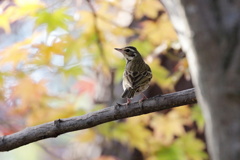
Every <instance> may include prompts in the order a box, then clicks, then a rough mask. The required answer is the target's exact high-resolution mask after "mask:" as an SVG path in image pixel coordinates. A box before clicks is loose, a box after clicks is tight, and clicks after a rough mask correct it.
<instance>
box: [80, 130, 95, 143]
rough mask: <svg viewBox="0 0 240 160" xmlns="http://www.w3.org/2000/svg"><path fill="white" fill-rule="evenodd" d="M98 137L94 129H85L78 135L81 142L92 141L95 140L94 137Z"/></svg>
mask: <svg viewBox="0 0 240 160" xmlns="http://www.w3.org/2000/svg"><path fill="white" fill-rule="evenodd" d="M95 137H96V133H95V132H94V130H93V129H87V130H84V131H82V132H81V133H80V135H79V136H78V137H77V139H78V140H79V141H80V142H91V141H93V140H94V138H95Z"/></svg>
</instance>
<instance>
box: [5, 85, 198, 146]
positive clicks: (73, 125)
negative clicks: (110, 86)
mask: <svg viewBox="0 0 240 160" xmlns="http://www.w3.org/2000/svg"><path fill="white" fill-rule="evenodd" d="M196 102H197V99H196V95H195V89H194V88H192V89H188V90H184V91H179V92H175V93H170V94H165V95H158V96H155V97H152V98H149V99H147V100H145V101H143V102H142V103H139V102H135V103H131V104H129V105H128V106H121V105H115V106H111V107H107V108H104V109H102V110H99V111H96V112H92V113H88V114H85V115H83V116H77V117H72V118H66V119H58V120H55V121H52V122H48V123H45V124H41V125H37V126H33V127H28V128H26V129H24V130H22V131H19V132H16V133H14V134H11V135H7V136H2V137H0V151H9V150H12V149H15V148H18V147H21V146H23V145H26V144H29V143H32V142H36V141H39V140H42V139H46V138H51V137H57V136H59V135H61V134H64V133H67V132H71V131H76V130H82V129H86V128H91V127H94V126H97V125H100V124H103V123H106V122H110V121H114V120H118V119H122V118H128V117H133V116H138V115H142V114H147V113H151V112H155V111H161V110H164V109H170V108H173V107H178V106H182V105H187V104H192V103H196Z"/></svg>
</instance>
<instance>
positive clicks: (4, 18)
mask: <svg viewBox="0 0 240 160" xmlns="http://www.w3.org/2000/svg"><path fill="white" fill-rule="evenodd" d="M0 19H1V21H0V28H3V29H4V31H5V32H6V33H10V32H11V28H10V22H9V18H8V17H7V16H6V15H3V14H2V15H0Z"/></svg>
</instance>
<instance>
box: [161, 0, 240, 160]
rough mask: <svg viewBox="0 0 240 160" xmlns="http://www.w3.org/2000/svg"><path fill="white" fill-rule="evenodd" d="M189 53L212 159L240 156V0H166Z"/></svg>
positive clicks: (234, 158) (172, 19) (164, 2)
mask: <svg viewBox="0 0 240 160" xmlns="http://www.w3.org/2000/svg"><path fill="white" fill-rule="evenodd" d="M161 2H162V3H163V5H164V6H165V7H166V9H167V11H168V13H169V16H170V19H171V21H172V23H173V25H174V27H175V29H176V31H177V33H178V36H179V40H180V43H181V45H182V47H183V49H184V50H185V52H186V53H187V58H188V62H189V65H190V71H191V75H192V79H193V83H194V85H195V88H196V91H197V97H198V101H199V103H200V105H201V107H202V109H203V113H204V117H205V120H206V136H207V143H208V149H209V151H210V155H211V158H212V159H213V160H239V159H240V1H239V0H229V1H227V0H161Z"/></svg>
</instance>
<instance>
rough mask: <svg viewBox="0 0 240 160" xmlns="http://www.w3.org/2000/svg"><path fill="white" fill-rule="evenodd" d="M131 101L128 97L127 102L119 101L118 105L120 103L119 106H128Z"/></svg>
mask: <svg viewBox="0 0 240 160" xmlns="http://www.w3.org/2000/svg"><path fill="white" fill-rule="evenodd" d="M130 103H131V99H129V98H128V99H127V102H126V103H122V104H120V103H117V105H119V106H128V105H129V104H130Z"/></svg>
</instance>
